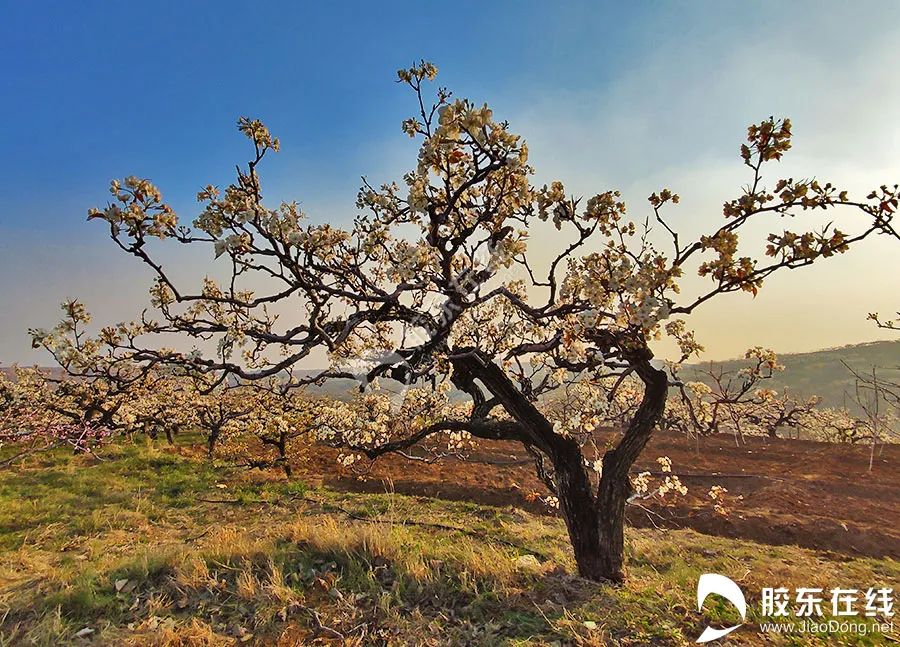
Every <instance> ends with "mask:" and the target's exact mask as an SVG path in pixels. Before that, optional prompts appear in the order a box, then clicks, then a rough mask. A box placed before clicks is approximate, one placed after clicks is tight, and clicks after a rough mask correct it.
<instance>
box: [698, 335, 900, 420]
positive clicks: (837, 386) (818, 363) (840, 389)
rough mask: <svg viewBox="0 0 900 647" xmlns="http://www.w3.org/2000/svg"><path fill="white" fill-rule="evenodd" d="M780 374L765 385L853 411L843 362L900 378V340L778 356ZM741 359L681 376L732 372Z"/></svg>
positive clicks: (850, 378)
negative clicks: (714, 370) (719, 371)
mask: <svg viewBox="0 0 900 647" xmlns="http://www.w3.org/2000/svg"><path fill="white" fill-rule="evenodd" d="M779 361H780V363H781V364H783V365H784V371H783V372H782V373H779V374H777V375H776V376H775V377H773V378H772V379H771V380H770V381H768V383H767V385H770V386H771V387H772V388H775V389H778V390H784V389H785V387H787V388H789V389H790V390H791V391H793V392H796V393H797V394H800V395H807V396H809V395H818V396H820V397H822V399H823V405H824V406H830V407H840V406H844V405H845V404H846V406H848V407H850V408H853V403H852V402H851V400H850V398H849V397H847V395H846V394H852V393H853V383H854V378H853V375H852V374H851V372H850V371H848V370H847V367H846V366H844V364H843V363H846V364H847V365H849V366H851V367H853V368H854V369H855V370H856V371H859V372H867V371H871V370H872V367H873V366H876V367H878V368H879V374H881V375H884V376H886V377H888V376H889V377H891V378H892V379H894V380H895V381H897V380H898V379H900V340H896V341H879V342H872V343H869V344H856V345H853V346H842V347H840V348H829V349H825V350H819V351H815V352H812V353H794V354H786V355H779ZM744 365H745V362H744V361H742V360H737V359H735V360H729V361H724V362H707V363H703V364H696V365H693V366H687V367H685V369H684V371H683V375H684V377H685V378H687V379H698V378H699V379H702V375H701V374H699V373H698V372H697V370H696V368H704V369H706V368H708V367H710V366H713V367H715V368H717V369H718V368H723V369H724V370H726V371H735V370H738V369H739V368H741V366H744Z"/></svg>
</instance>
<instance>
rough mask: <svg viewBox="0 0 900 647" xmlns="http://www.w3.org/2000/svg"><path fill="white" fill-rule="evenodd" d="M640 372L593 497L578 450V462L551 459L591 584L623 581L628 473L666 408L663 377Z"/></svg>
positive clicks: (653, 371)
mask: <svg viewBox="0 0 900 647" xmlns="http://www.w3.org/2000/svg"><path fill="white" fill-rule="evenodd" d="M638 374H639V375H640V376H641V379H642V380H643V381H644V384H645V388H644V396H643V398H642V399H641V404H640V406H639V407H638V409H637V411H636V412H635V415H634V418H633V419H632V420H631V423H630V424H629V425H628V429H627V430H626V431H625V435H624V436H623V438H622V440H621V441H620V442H619V444H618V445H617V446H616V448H615V449H612V450H610V451H608V452H606V454H605V455H604V456H603V473H602V475H601V478H600V485H599V487H598V489H597V495H596V497H594V496H592V494H591V492H590V481H589V479H588V476H587V472H586V471H585V468H584V467H583V466H582V461H581V454H580V451H579V450H578V449H577V447H576V449H575V452H576V454H577V458H575V457H572V456H564V455H561V456H559V457H558V459H560V460H554V466H555V469H556V475H557V491H558V496H559V500H560V509H561V511H562V512H563V515H564V517H565V519H566V527H567V528H568V531H569V540H570V541H571V543H572V549H573V551H574V553H575V563H576V564H577V565H578V573H579V574H580V575H581V576H582V577H586V578H588V579H591V580H597V581H610V582H621V581H622V580H623V579H624V572H623V565H624V562H625V506H626V505H627V503H628V497H630V496H631V493H632V489H631V480H630V478H629V475H628V473H629V471H630V469H631V466H632V465H633V464H634V461H635V460H637V458H638V456H639V455H640V453H641V451H642V450H643V449H644V446H645V445H646V444H647V441H648V440H650V436H652V434H653V430H654V428H655V426H656V423H657V422H658V421H659V419H660V417H661V416H662V414H663V410H664V409H665V405H666V395H667V391H668V379H667V377H666V374H665V373H664V372H663V371H659V370H657V369H654V368H653V367H652V366H650V364H649V362H647V363H646V364H645V365H644V366H642V368H641V369H640V370H639V371H638ZM573 444H574V443H573ZM555 458H557V457H555Z"/></svg>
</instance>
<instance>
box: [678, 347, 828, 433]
mask: <svg viewBox="0 0 900 647" xmlns="http://www.w3.org/2000/svg"><path fill="white" fill-rule="evenodd" d="M744 359H745V360H748V363H747V365H746V366H744V367H742V368H740V369H738V370H726V369H724V368H722V367H714V366H710V368H708V369H700V370H699V373H700V375H699V377H700V378H701V381H692V382H686V383H685V382H683V381H679V392H680V398H677V399H676V402H674V403H673V404H672V406H669V407H667V411H666V412H665V414H664V416H663V421H664V422H665V423H666V425H665V426H666V427H669V428H675V429H678V430H680V431H684V432H687V433H690V432H691V431H694V432H695V433H697V434H699V435H709V434H715V433H724V432H730V433H732V434H734V437H735V441H738V440H739V439H742V438H743V437H744V435H767V436H769V437H771V438H776V437H777V436H778V431H779V430H780V429H783V428H788V429H796V428H798V427H803V426H805V424H806V423H808V422H809V421H810V420H811V418H810V417H809V414H810V412H811V411H812V410H813V409H814V408H815V407H816V406H817V405H818V404H819V402H820V398H818V397H817V396H812V397H808V398H796V397H794V396H792V395H791V394H789V393H787V392H784V393H782V394H779V393H778V392H777V391H775V390H774V389H770V388H765V387H764V386H763V385H764V383H765V381H766V380H770V379H771V378H772V377H773V376H774V375H775V374H776V373H778V372H780V371H783V370H784V366H782V365H781V364H779V363H778V358H777V356H776V355H775V353H774V351H772V350H769V349H766V348H762V347H760V346H756V347H754V348H751V349H749V350H748V351H747V352H746V353H745V354H744ZM673 372H674V373H675V374H677V372H678V368H677V367H676V368H675V369H674V370H673Z"/></svg>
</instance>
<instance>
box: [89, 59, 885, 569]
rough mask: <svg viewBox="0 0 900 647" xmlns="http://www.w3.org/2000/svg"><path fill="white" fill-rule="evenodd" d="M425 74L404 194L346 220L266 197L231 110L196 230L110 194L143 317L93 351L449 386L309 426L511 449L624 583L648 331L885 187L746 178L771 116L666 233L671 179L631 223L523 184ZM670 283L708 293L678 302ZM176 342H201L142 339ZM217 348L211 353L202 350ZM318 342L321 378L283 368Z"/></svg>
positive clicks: (492, 136) (779, 262)
mask: <svg viewBox="0 0 900 647" xmlns="http://www.w3.org/2000/svg"><path fill="white" fill-rule="evenodd" d="M436 73H437V70H436V68H435V67H434V66H433V65H431V64H430V63H425V62H423V63H421V64H418V65H415V66H413V67H411V68H409V69H404V70H401V71H400V72H399V81H400V82H401V83H402V84H404V85H406V86H408V87H409V88H410V89H411V91H412V94H413V99H414V101H413V102H414V104H415V105H416V106H417V109H416V114H415V115H414V116H412V117H410V118H409V119H407V120H405V121H404V122H403V125H402V129H403V131H404V132H405V133H406V134H407V135H408V136H409V137H411V138H412V139H414V140H416V141H417V142H418V143H419V153H418V158H417V160H416V163H415V165H414V166H413V168H412V169H411V170H410V171H409V172H408V173H407V174H406V175H404V176H403V178H402V180H401V181H400V182H387V183H384V184H377V183H370V182H369V181H367V180H364V181H363V185H362V188H361V190H360V192H359V194H358V198H357V207H358V213H357V215H356V217H355V218H354V220H353V221H352V223H349V224H348V225H347V226H346V227H338V226H336V225H334V224H316V223H315V222H312V221H310V220H308V219H307V216H306V214H305V213H303V211H302V210H301V208H300V207H299V206H298V205H297V204H296V203H284V202H283V203H281V204H278V205H269V204H268V203H267V202H265V201H264V199H263V184H262V181H261V177H260V165H261V163H262V162H263V160H264V158H266V157H268V156H269V155H270V154H271V153H274V152H276V151H277V150H278V149H279V142H278V140H277V139H276V138H274V137H273V136H272V135H271V134H270V132H269V131H268V130H267V129H266V128H265V126H264V125H263V124H262V123H261V122H259V121H256V120H251V119H247V118H242V119H241V120H240V121H239V123H238V128H239V129H240V131H241V132H242V133H243V134H244V135H245V136H246V137H247V138H248V139H249V140H250V144H251V147H252V149H253V155H252V157H251V159H250V161H249V164H248V165H247V166H246V167H245V168H242V169H239V171H238V175H237V179H236V181H235V182H234V183H233V184H231V185H229V186H227V187H225V188H224V189H219V188H217V187H215V186H212V185H210V186H207V187H206V188H204V189H203V190H201V191H200V192H199V194H198V199H199V201H200V202H201V204H202V211H201V213H200V214H199V216H197V217H196V219H194V220H193V223H192V224H191V225H190V226H188V225H186V224H183V223H182V222H181V221H180V220H179V218H178V216H177V215H176V214H175V212H174V210H173V209H172V208H171V207H170V206H169V205H168V204H167V203H166V202H165V201H164V200H163V197H162V195H161V193H160V191H159V190H158V189H157V188H156V187H155V186H153V185H152V184H151V183H150V182H149V181H148V180H144V179H140V178H137V177H129V178H126V179H125V180H124V181H121V182H119V181H115V182H113V183H112V186H111V193H112V202H111V203H110V204H109V205H108V206H106V207H103V208H100V209H92V210H91V212H90V214H89V218H90V219H96V220H101V221H103V222H104V223H105V224H106V226H107V227H108V230H109V234H110V237H111V239H112V241H113V244H115V245H117V246H118V247H119V248H120V249H121V250H122V251H123V252H125V253H127V254H129V255H131V256H134V257H135V258H137V259H138V260H139V261H141V262H142V263H144V264H146V265H147V267H149V268H150V270H151V271H152V272H153V274H154V276H155V284H154V286H153V288H152V294H151V301H152V304H153V306H154V307H155V309H156V310H155V314H154V317H155V318H154V319H150V318H148V317H145V318H144V319H143V320H142V321H141V322H140V324H139V325H138V328H139V329H138V330H134V331H132V330H130V329H128V330H112V331H110V333H109V334H108V335H107V336H106V337H105V339H104V343H105V344H106V346H107V348H108V351H107V352H108V353H109V355H110V357H112V356H114V357H116V358H118V359H120V360H122V361H125V360H127V361H129V362H132V363H134V364H135V365H137V366H141V367H144V368H145V369H146V370H150V369H149V368H148V367H157V366H175V367H178V369H179V370H183V371H185V372H191V373H196V374H201V375H204V376H208V377H210V378H211V383H212V384H224V385H227V384H232V383H235V382H241V383H251V382H253V383H264V382H266V381H269V380H272V379H275V380H276V382H275V383H276V384H277V388H276V389H275V392H277V393H286V392H288V391H290V390H291V389H293V388H296V387H301V386H303V385H306V384H313V383H323V382H325V381H327V380H331V379H336V378H354V379H361V380H362V381H363V383H364V384H368V385H370V386H369V390H373V389H374V390H375V392H376V393H377V389H375V387H373V385H375V384H377V383H378V382H379V380H381V381H382V382H384V381H391V380H392V381H396V382H399V383H402V384H406V385H412V386H415V387H419V388H421V387H423V386H429V385H430V388H434V389H436V388H437V385H440V384H448V383H449V385H452V386H453V387H454V388H455V390H456V391H457V392H461V393H462V394H464V395H465V396H466V398H467V400H468V401H467V403H466V406H465V407H460V406H448V407H435V408H434V409H433V410H431V411H429V412H427V415H419V416H411V417H409V418H408V419H405V420H403V421H402V423H396V424H382V423H384V422H385V420H384V419H385V418H391V415H390V414H388V413H386V412H385V411H384V410H378V407H383V406H384V404H383V403H382V404H377V403H376V404H374V405H373V406H374V409H373V410H372V411H369V412H368V413H366V415H362V416H360V415H357V414H358V413H359V412H358V411H357V412H354V411H352V407H351V411H350V412H349V413H348V414H347V415H350V416H356V417H357V422H358V424H357V425H355V426H354V425H336V426H335V427H334V428H332V429H330V430H329V431H328V432H327V433H331V434H332V436H331V438H332V440H333V441H334V442H338V441H339V442H340V443H341V444H343V445H345V446H347V447H348V450H349V452H350V453H360V454H365V455H367V456H371V457H375V456H378V455H381V454H384V453H387V452H408V451H409V450H410V448H412V447H414V446H418V445H420V444H422V443H427V442H428V441H429V439H432V438H434V437H437V436H439V435H442V434H443V435H447V434H457V435H456V436H455V438H456V439H461V438H463V437H462V436H461V434H466V436H465V437H466V438H469V437H471V438H475V439H495V440H505V441H515V442H518V443H521V444H522V445H523V446H524V447H525V448H526V449H527V450H528V452H530V453H531V454H532V456H533V457H534V460H535V465H536V469H537V471H538V473H539V474H540V476H541V478H542V479H543V481H544V483H546V485H547V487H548V488H550V489H551V491H552V492H553V493H554V496H556V497H557V498H558V501H559V508H560V513H561V515H562V517H563V518H564V519H565V522H566V525H567V528H568V531H569V537H570V539H571V543H572V547H573V550H574V554H575V560H576V562H577V565H578V570H579V572H580V573H581V574H582V575H583V576H585V577H588V578H592V579H596V580H621V579H622V577H623V537H624V535H623V527H624V522H625V505H626V501H627V500H628V499H629V497H631V495H632V493H633V489H634V488H633V485H632V481H631V478H630V475H629V473H630V470H631V468H632V465H633V464H634V462H635V460H636V459H637V458H638V456H639V455H640V454H641V451H642V450H643V449H644V446H645V445H646V443H647V441H648V440H649V439H650V437H651V435H652V433H653V431H654V429H655V428H656V427H657V423H658V421H659V419H660V416H661V415H662V413H663V409H664V407H665V404H666V399H667V393H668V389H669V385H670V381H671V378H672V376H671V375H670V374H669V373H668V372H667V371H666V370H665V369H664V368H663V366H662V364H661V363H659V362H658V361H656V360H655V359H654V353H653V348H654V345H655V343H656V340H657V339H658V338H659V337H661V336H662V335H668V336H671V337H672V338H674V339H675V340H676V341H677V343H678V344H679V347H680V348H681V351H682V354H683V356H684V357H685V358H686V357H688V356H690V355H691V354H693V353H695V352H696V351H698V350H699V349H700V345H699V343H698V342H697V340H695V339H694V336H693V334H692V333H691V331H690V330H689V328H688V327H687V325H686V321H685V318H686V317H687V316H689V315H690V314H691V313H693V312H694V311H695V310H696V309H697V308H699V307H700V306H702V305H703V304H705V303H707V302H709V301H712V300H716V299H719V298H720V297H721V296H722V295H725V294H728V293H731V292H747V293H751V294H756V292H757V291H758V290H759V289H760V288H761V287H762V285H763V282H764V281H765V280H766V279H767V278H769V277H770V276H771V275H772V274H774V273H776V272H781V271H786V270H790V269H795V268H800V267H803V266H806V265H810V264H812V263H814V262H816V261H819V260H820V259H825V258H828V257H830V256H834V255H836V254H841V253H844V252H845V251H847V249H848V248H849V247H850V246H852V245H853V244H854V243H856V242H857V241H860V240H862V239H863V238H865V237H867V236H869V235H871V234H874V233H877V232H880V231H882V230H883V228H884V227H886V226H889V225H890V221H891V218H892V216H893V211H892V209H890V208H886V207H885V204H887V205H888V206H890V204H892V203H894V202H895V201H896V193H897V189H896V187H895V188H894V189H888V188H887V187H882V189H880V190H879V191H878V192H877V194H876V195H875V196H874V197H873V198H871V199H869V200H863V201H856V200H854V199H851V197H850V196H849V195H848V193H847V192H846V191H842V190H839V189H838V188H836V187H835V186H834V185H832V184H830V183H824V182H821V181H818V180H795V179H792V178H788V179H781V180H778V181H776V182H775V183H774V185H772V188H771V189H767V188H766V185H765V184H764V181H763V170H764V169H765V168H768V167H769V166H771V165H772V164H773V163H775V162H777V161H778V160H779V159H780V158H781V157H782V155H784V153H785V152H786V151H787V150H788V149H789V148H790V146H791V123H790V121H788V120H787V119H771V118H770V119H767V120H765V121H763V122H762V123H760V124H758V125H754V126H751V127H750V128H749V130H748V133H747V142H746V144H744V145H743V146H742V147H741V158H742V160H743V163H744V165H745V166H746V167H747V170H748V173H749V183H748V185H747V186H746V187H745V188H744V189H743V190H741V192H740V193H739V194H738V196H737V197H736V198H734V199H731V200H728V201H727V202H725V204H724V208H723V213H722V215H721V216H720V217H718V218H711V219H710V220H709V225H710V230H709V231H708V233H707V234H705V235H703V236H700V237H698V238H697V239H695V240H689V239H686V238H685V237H683V236H681V235H679V233H678V232H677V231H676V230H675V228H674V227H673V226H672V225H671V224H670V218H669V212H670V210H671V209H673V208H674V207H675V206H676V205H677V203H678V196H677V195H676V194H675V193H673V192H672V191H670V190H668V189H665V190H662V191H659V192H658V193H655V194H653V195H652V196H651V197H650V208H649V210H648V211H647V217H640V218H638V219H637V220H632V219H630V218H629V217H628V215H627V213H626V207H625V203H624V201H623V200H622V198H621V196H620V195H619V193H618V192H617V191H602V192H600V193H597V194H596V195H593V196H591V197H589V198H588V199H587V200H583V199H579V198H575V197H573V196H571V195H570V194H569V193H568V192H567V191H566V189H565V187H564V185H563V184H562V183H561V182H552V183H549V184H547V185H544V186H535V185H533V184H532V183H531V181H530V177H531V175H532V173H533V169H532V168H531V166H530V165H529V159H528V148H527V146H526V144H525V142H524V141H523V140H522V138H521V137H519V136H518V135H516V134H514V133H513V132H512V131H511V129H510V127H509V125H508V124H507V123H506V122H504V121H498V120H496V119H495V118H494V114H493V112H492V111H491V109H490V108H489V107H488V106H487V105H477V104H475V103H472V102H470V101H468V100H463V99H456V98H454V97H453V96H452V94H451V93H450V92H449V91H448V90H446V89H443V88H441V89H438V90H437V91H436V94H435V97H434V100H433V101H432V100H431V99H430V98H429V95H428V91H427V82H428V81H431V80H433V79H434V78H435V75H436ZM837 209H842V210H852V211H855V212H856V213H857V214H858V216H859V217H858V219H857V221H856V222H857V226H856V230H855V231H853V232H850V233H844V232H842V231H840V230H838V229H836V228H834V227H833V226H832V225H831V224H828V222H827V221H826V222H825V223H823V224H821V225H819V226H813V225H809V226H803V227H802V228H801V229H799V230H798V231H793V230H790V231H788V230H781V231H775V232H773V233H772V234H771V235H770V236H769V239H768V246H767V247H763V248H762V249H761V250H760V253H759V254H755V253H754V252H753V251H746V250H745V247H747V246H746V244H743V245H742V244H741V243H742V241H741V233H742V231H743V228H744V227H745V225H747V224H748V223H751V222H757V221H762V222H771V223H772V224H773V225H774V224H775V222H778V221H781V220H783V219H782V218H778V217H779V216H784V217H792V218H794V219H795V220H796V221H797V222H800V221H801V220H806V219H809V218H813V217H814V216H815V215H816V214H817V213H818V212H822V213H823V214H824V213H825V212H830V211H832V210H837ZM547 231H550V232H553V235H552V236H550V235H547V234H546V233H542V234H541V235H542V237H543V238H542V240H545V241H546V245H545V249H544V250H541V251H543V252H547V251H548V250H547V248H554V247H555V248H558V249H551V250H550V254H549V256H548V255H547V254H546V253H544V254H535V253H534V251H535V243H534V242H533V241H532V242H530V241H529V236H530V235H531V234H534V233H535V232H547ZM158 240H168V241H174V242H175V243H180V244H183V245H188V246H190V247H191V248H201V247H204V246H207V247H208V248H209V250H210V257H211V258H212V257H213V256H215V257H216V258H218V262H217V263H216V266H217V268H218V269H219V270H220V271H222V272H224V273H226V274H227V278H226V279H225V280H224V281H221V282H217V281H215V280H213V279H212V278H207V279H205V280H204V281H203V283H202V285H201V286H199V287H197V288H196V289H189V288H187V287H185V286H183V285H180V284H178V283H177V282H176V281H175V280H174V279H173V277H172V276H171V275H170V274H169V273H168V272H167V270H166V268H165V267H164V266H163V264H162V263H161V262H160V261H159V260H158V259H157V256H156V252H155V249H156V248H157V245H158ZM685 272H694V273H697V274H699V275H700V276H701V277H705V278H706V279H708V281H709V282H708V283H707V284H706V287H705V288H704V289H703V290H702V291H700V292H699V293H697V294H695V295H693V296H684V295H682V294H681V293H680V292H679V281H680V279H681V278H682V277H683V275H684V273H685ZM276 310H277V312H278V313H280V314H276ZM284 313H292V314H291V315H288V314H284ZM132 332H136V333H138V334H131V333H132ZM172 335H176V336H179V337H180V338H181V339H182V340H192V341H193V342H194V344H195V348H196V349H197V350H192V351H190V352H188V351H186V350H175V349H171V348H168V349H167V348H163V347H161V344H159V343H155V342H154V341H153V340H154V339H155V338H161V337H157V336H162V337H165V338H169V337H171V336H172ZM213 342H214V345H215V350H210V351H209V352H203V351H202V350H199V349H200V348H201V347H204V348H207V347H208V348H211V347H212V345H213ZM321 352H324V353H325V354H326V355H327V357H328V365H327V366H324V367H323V368H322V369H321V370H318V371H315V372H313V373H312V374H309V373H308V372H300V371H297V370H295V369H296V368H298V367H299V366H301V365H302V364H301V363H302V362H306V363H307V365H308V362H310V361H313V360H314V359H315V358H316V357H317V356H318V355H316V354H317V353H321ZM361 360H362V362H361ZM111 361H112V360H111ZM362 364H365V365H366V369H365V371H364V372H363V374H362V375H360V370H359V369H358V367H359V366H360V365H362ZM585 380H592V381H595V382H599V381H606V383H608V384H609V385H610V386H609V388H608V389H606V392H605V401H604V398H597V399H596V400H594V401H593V403H592V406H589V407H587V408H586V409H585V410H583V411H581V412H579V414H578V415H576V416H572V415H571V408H570V409H569V410H567V413H566V415H564V416H562V417H559V418H557V419H554V415H553V413H552V412H551V411H550V410H549V409H548V408H547V407H548V405H547V402H548V400H549V398H550V396H551V395H553V394H557V395H559V394H565V392H566V390H567V388H571V386H572V385H575V384H577V383H578V382H580V381H585ZM625 384H636V385H638V387H637V394H638V395H637V400H636V403H635V405H634V406H633V407H632V408H631V409H630V410H629V411H628V414H627V416H625V418H627V419H626V420H623V421H622V422H623V423H624V424H622V425H621V430H620V433H619V435H618V437H617V440H616V441H615V442H614V443H613V444H612V445H611V446H609V447H608V448H606V447H605V448H602V449H601V448H598V447H596V446H595V445H593V444H592V443H591V442H590V439H591V437H592V432H593V430H594V428H595V427H596V426H598V424H600V425H602V424H603V423H604V417H605V416H606V415H607V411H608V409H609V403H610V402H613V401H614V399H615V392H616V390H617V389H618V388H626V387H624V386H622V385H625ZM443 388H445V389H446V388H447V387H443ZM392 406H396V403H393V404H392ZM366 416H370V417H366ZM393 419H394V420H397V416H396V415H395V416H393ZM595 467H596V468H595Z"/></svg>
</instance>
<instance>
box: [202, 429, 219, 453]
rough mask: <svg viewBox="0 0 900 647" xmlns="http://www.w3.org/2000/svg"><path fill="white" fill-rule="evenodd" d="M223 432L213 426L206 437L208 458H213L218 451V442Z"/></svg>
mask: <svg viewBox="0 0 900 647" xmlns="http://www.w3.org/2000/svg"><path fill="white" fill-rule="evenodd" d="M220 433H221V432H220V431H219V429H218V428H213V429H212V430H210V432H209V436H207V438H206V455H207V457H208V458H213V457H214V456H215V453H216V442H218V440H219V434H220Z"/></svg>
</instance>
